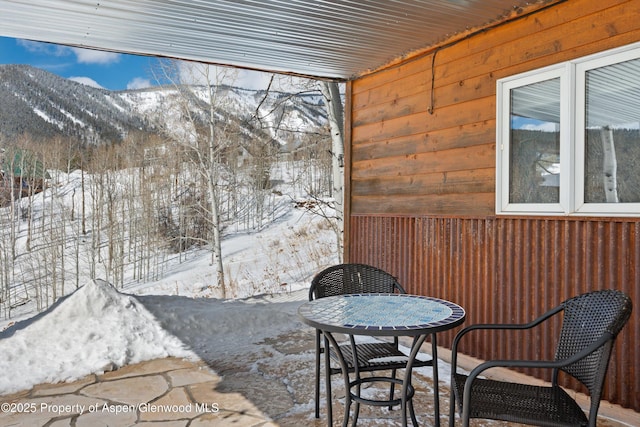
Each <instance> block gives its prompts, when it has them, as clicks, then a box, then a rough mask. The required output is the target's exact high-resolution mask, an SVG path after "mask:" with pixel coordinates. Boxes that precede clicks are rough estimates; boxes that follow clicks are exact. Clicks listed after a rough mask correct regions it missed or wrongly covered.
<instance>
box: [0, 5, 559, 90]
mask: <svg viewBox="0 0 640 427" xmlns="http://www.w3.org/2000/svg"><path fill="white" fill-rule="evenodd" d="M555 1H557V0H538V1H530V0H529V1H523V0H517V1H516V0H483V1H481V2H480V1H441V0H426V1H387V0H367V1H351V0H349V1H345V0H317V1H313V2H311V1H307V0H259V1H257V0H244V1H239V0H238V1H229V0H200V1H191V2H190V1H181V0H165V1H157V0H109V1H99V2H97V1H92V0H75V1H68V0H48V1H46V2H25V1H14V0H0V35H2V36H8V37H16V38H23V39H31V40H40V41H47V42H53V43H59V44H69V45H75V46H86V47H94V48H98V49H105V50H112V51H120V52H129V53H137V54H144V55H158V56H165V57H174V58H180V59H188V60H195V61H200V62H205V63H214V64H225V65H233V66H239V67H246V68H253V69H261V70H267V71H280V72H286V73H295V74H302V75H308V76H318V77H328V78H338V79H347V78H351V77H353V76H357V75H360V74H362V73H364V72H367V71H368V70H371V69H376V68H378V67H381V66H383V65H385V64H387V63H389V62H390V61H393V60H395V59H398V58H400V57H401V56H403V55H406V54H409V53H411V52H415V51H416V50H419V49H424V48H426V47H428V46H430V45H433V44H435V43H438V42H442V41H443V40H445V39H447V38H449V37H452V36H454V35H456V34H459V33H465V32H467V31H469V30H470V29H473V28H478V27H483V26H486V25H492V24H494V23H496V22H500V21H501V20H504V19H506V18H508V17H513V16H517V15H518V14H519V13H522V11H523V9H526V10H530V9H533V8H537V7H539V6H540V5H543V4H546V3H553V2H555ZM532 5H537V6H532Z"/></svg>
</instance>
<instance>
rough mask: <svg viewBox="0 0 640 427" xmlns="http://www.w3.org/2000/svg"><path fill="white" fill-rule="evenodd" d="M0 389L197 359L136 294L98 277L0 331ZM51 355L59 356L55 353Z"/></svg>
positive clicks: (12, 390)
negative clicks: (163, 359)
mask: <svg viewBox="0 0 640 427" xmlns="http://www.w3.org/2000/svg"><path fill="white" fill-rule="evenodd" d="M0 353H2V354H3V358H2V360H0V370H2V372H12V373H13V375H3V376H2V377H0V392H2V393H8V392H15V391H19V390H23V389H29V388H31V387H32V386H33V385H36V384H39V383H45V382H50V383H55V382H61V381H70V380H74V379H79V378H81V377H83V376H85V375H87V374H90V373H93V372H102V371H104V370H105V369H109V370H110V369H113V368H119V367H122V366H124V365H126V364H129V363H137V362H141V361H144V360H150V359H155V358H160V357H167V356H176V357H184V358H194V354H193V353H192V352H191V351H189V350H188V349H187V348H186V347H185V346H184V344H183V343H181V342H180V340H178V338H176V337H175V336H173V335H171V334H170V333H168V332H167V331H166V330H164V329H163V328H162V326H161V325H160V323H159V320H158V319H157V318H156V317H155V316H154V315H153V314H151V313H150V312H149V310H147V309H146V308H145V307H144V305H143V304H141V303H140V302H139V301H138V300H137V299H136V298H135V297H133V296H130V295H125V294H122V293H119V292H118V291H116V290H115V289H114V288H113V287H112V286H111V285H110V284H109V283H107V282H105V281H103V280H93V281H90V282H89V283H87V284H85V285H84V286H82V287H81V288H80V289H78V290H77V291H76V292H74V293H73V294H71V295H69V296H67V297H65V298H61V299H60V300H58V302H57V303H56V304H55V305H53V306H52V307H51V308H50V309H49V310H48V311H46V312H43V313H42V314H41V315H38V316H36V317H34V318H32V319H29V320H25V321H23V322H20V323H18V324H16V325H14V326H13V327H12V328H9V329H7V330H5V331H4V332H2V333H1V334H0ZM52 355H55V356H53V357H52Z"/></svg>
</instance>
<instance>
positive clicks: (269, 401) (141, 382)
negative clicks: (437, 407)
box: [0, 292, 640, 427]
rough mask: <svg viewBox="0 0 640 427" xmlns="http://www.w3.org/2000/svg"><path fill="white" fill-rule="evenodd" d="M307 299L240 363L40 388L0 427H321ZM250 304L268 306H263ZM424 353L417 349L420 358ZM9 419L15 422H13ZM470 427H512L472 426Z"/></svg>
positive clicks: (232, 356) (605, 411) (151, 367)
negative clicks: (302, 315)
mask: <svg viewBox="0 0 640 427" xmlns="http://www.w3.org/2000/svg"><path fill="white" fill-rule="evenodd" d="M305 296H306V293H305V292H294V293H292V294H290V295H289V296H288V297H286V298H284V299H286V300H287V301H286V303H285V304H284V305H283V311H285V312H286V313H288V315H289V316H290V317H291V322H290V324H291V328H290V330H288V331H284V332H282V331H279V332H278V333H276V334H274V335H273V336H271V337H267V338H260V339H259V340H258V341H257V342H256V343H255V344H257V345H253V346H250V347H248V348H245V347H243V348H242V353H241V354H236V353H229V354H227V355H226V356H224V357H220V356H219V355H217V356H215V357H211V358H210V359H207V357H206V355H204V354H201V355H200V356H201V360H200V361H185V360H181V359H176V358H165V359H156V360H152V361H148V362H143V363H140V364H136V365H129V366H126V367H124V368H122V369H118V370H115V371H111V372H106V373H104V374H101V375H89V376H87V377H85V378H83V379H81V380H79V381H75V382H73V383H64V384H56V385H52V384H42V385H38V386H35V387H34V388H32V389H31V390H28V391H23V392H19V393H15V394H12V395H8V396H3V397H2V398H0V403H2V404H3V406H2V407H3V411H2V413H0V424H2V425H12V426H13V425H15V426H34V425H41V426H45V425H46V426H56V427H59V426H72V425H74V426H95V425H109V426H114V425H118V426H124V425H162V426H187V425H188V426H201V425H215V426H226V425H234V426H247V427H248V426H283V427H288V426H290V427H299V426H318V427H321V426H325V425H326V418H325V414H324V413H321V418H320V419H319V420H316V419H314V417H313V365H314V331H313V330H312V329H311V328H308V327H305V326H302V325H301V324H300V322H299V321H298V319H297V317H296V314H295V311H294V310H292V309H291V307H295V306H296V304H299V303H302V302H303V301H305ZM257 300H258V301H260V302H265V299H264V298H260V299H257ZM280 302H282V299H278V300H273V302H272V304H278V303H280ZM292 302H293V304H291V303H292ZM269 306H270V307H269ZM260 307H269V309H273V306H271V304H256V307H255V309H260ZM267 326H268V325H265V327H267ZM203 327H207V326H206V325H203ZM249 334H250V332H249ZM428 347H429V345H425V346H423V349H424V350H425V352H427V353H428V351H427V349H428ZM439 354H440V355H441V356H442V359H443V360H444V361H446V360H447V359H448V357H447V356H448V355H447V351H446V350H445V349H442V351H441V352H440V353H439ZM448 375H449V371H448V364H447V363H441V364H440V378H441V411H442V419H441V423H442V425H447V423H448V410H449V406H448V395H449V388H448V383H449V380H448ZM505 375H507V376H511V375H516V374H512V373H507V374H505ZM333 381H334V383H333V390H334V396H333V397H334V402H333V403H334V411H335V412H334V420H335V423H336V425H339V423H340V422H341V420H342V411H343V406H342V404H343V401H344V394H343V384H342V380H341V379H340V378H339V377H335V378H334V380H333ZM414 385H415V386H416V390H417V392H416V398H415V406H416V412H417V414H418V421H419V422H420V423H421V425H425V426H429V425H433V419H432V416H430V414H431V413H432V404H431V402H430V398H431V397H430V390H431V389H432V381H431V378H430V368H421V369H418V370H417V371H416V373H415V380H414ZM364 393H367V394H368V395H373V394H375V393H386V388H385V389H380V390H378V389H376V388H374V387H370V388H368V389H366V390H365V391H364ZM7 403H8V404H9V405H8V406H7V405H6V404H7ZM321 407H324V405H321ZM5 409H9V410H5ZM11 409H13V410H14V411H20V412H22V413H15V412H13V413H12V412H11ZM614 420H615V421H614ZM358 425H359V426H363V427H369V426H389V425H400V411H398V410H394V411H388V410H386V408H383V409H381V408H368V407H366V406H363V407H362V408H361V414H360V419H359V422H358ZM474 425H487V426H496V427H498V426H508V425H510V424H508V423H500V422H493V421H486V422H485V421H483V422H478V421H476V422H475V423H474ZM598 425H599V426H605V427H610V426H611V427H613V426H624V425H626V426H633V425H640V416H639V414H637V413H635V412H633V411H629V410H623V409H621V408H620V407H616V406H613V405H610V404H608V403H607V402H603V404H602V406H601V410H600V419H599V421H598Z"/></svg>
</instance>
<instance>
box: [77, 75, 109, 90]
mask: <svg viewBox="0 0 640 427" xmlns="http://www.w3.org/2000/svg"><path fill="white" fill-rule="evenodd" d="M69 80H73V81H74V82H77V83H81V84H83V85H86V86H91V87H95V88H98V89H104V87H102V86H100V84H98V82H96V81H95V80H93V79H92V78H90V77H69Z"/></svg>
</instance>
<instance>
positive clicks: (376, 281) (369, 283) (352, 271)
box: [309, 264, 405, 300]
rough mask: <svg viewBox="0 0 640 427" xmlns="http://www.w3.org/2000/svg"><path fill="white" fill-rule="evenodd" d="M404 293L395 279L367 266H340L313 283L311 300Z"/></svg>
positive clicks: (330, 268)
mask: <svg viewBox="0 0 640 427" xmlns="http://www.w3.org/2000/svg"><path fill="white" fill-rule="evenodd" d="M395 292H398V293H402V294H404V293H405V291H404V289H403V288H402V286H400V284H399V283H398V281H397V280H396V278H395V277H393V276H392V275H391V274H389V273H387V272H386V271H384V270H381V269H379V268H376V267H373V266H370V265H366V264H339V265H334V266H331V267H329V268H326V269H324V270H322V271H321V272H320V273H318V274H316V276H315V277H314V278H313V280H312V281H311V287H310V288H309V300H313V299H317V298H324V297H329V296H333V295H344V294H360V293H395Z"/></svg>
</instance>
